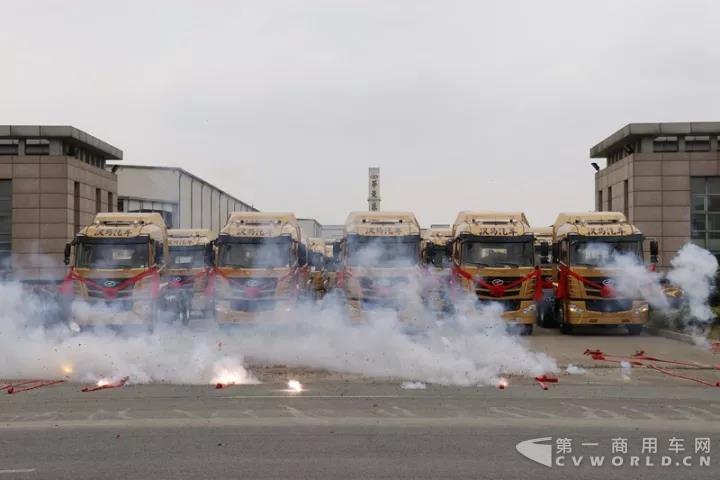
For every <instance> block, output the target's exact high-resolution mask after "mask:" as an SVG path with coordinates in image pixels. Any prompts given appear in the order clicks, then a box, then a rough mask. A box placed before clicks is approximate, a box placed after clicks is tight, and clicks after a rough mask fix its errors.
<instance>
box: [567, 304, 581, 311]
mask: <svg viewBox="0 0 720 480" xmlns="http://www.w3.org/2000/svg"><path fill="white" fill-rule="evenodd" d="M568 310H570V313H583V312H584V311H585V309H584V308H580V307H578V306H577V305H575V304H574V303H571V304H570V306H568Z"/></svg>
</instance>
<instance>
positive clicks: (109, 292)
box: [58, 267, 160, 300]
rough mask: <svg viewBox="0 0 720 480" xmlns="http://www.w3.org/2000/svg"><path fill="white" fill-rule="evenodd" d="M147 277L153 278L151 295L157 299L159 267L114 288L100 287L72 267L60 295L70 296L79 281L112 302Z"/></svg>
mask: <svg viewBox="0 0 720 480" xmlns="http://www.w3.org/2000/svg"><path fill="white" fill-rule="evenodd" d="M146 277H152V280H153V283H152V290H151V295H152V298H157V297H158V295H159V294H160V273H159V270H158V269H157V267H152V268H149V269H147V270H143V271H142V272H140V273H138V274H137V275H135V276H134V277H130V278H128V279H125V280H123V281H122V282H120V283H119V284H117V285H115V286H114V287H106V286H104V285H100V284H99V283H97V282H96V281H94V280H93V279H91V278H85V277H83V276H82V275H80V274H79V273H78V272H77V271H76V270H75V268H74V267H70V270H69V271H68V274H67V275H66V276H65V278H64V279H63V282H62V283H61V284H60V287H59V288H58V290H59V291H60V293H63V294H66V295H68V294H70V293H72V291H73V282H74V281H76V280H77V281H78V282H80V283H82V284H83V285H89V286H91V287H93V288H95V289H97V290H100V291H101V292H102V294H103V297H104V298H105V299H106V300H112V299H114V298H117V295H118V293H120V291H122V290H125V289H127V288H129V287H132V286H134V285H135V284H136V283H138V282H139V281H140V280H142V279H144V278H146Z"/></svg>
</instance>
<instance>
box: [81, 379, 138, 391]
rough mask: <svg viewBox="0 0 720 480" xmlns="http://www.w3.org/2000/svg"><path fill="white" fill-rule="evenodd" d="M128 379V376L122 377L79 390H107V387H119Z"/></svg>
mask: <svg viewBox="0 0 720 480" xmlns="http://www.w3.org/2000/svg"><path fill="white" fill-rule="evenodd" d="M129 379H130V377H123V378H121V379H120V380H118V381H117V382H114V383H98V384H97V385H95V386H93V387H84V388H83V389H82V390H80V391H81V392H83V393H87V392H97V391H98V390H107V389H108V388H121V387H124V386H125V384H126V383H127V381H128V380H129Z"/></svg>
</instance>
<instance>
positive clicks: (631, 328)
mask: <svg viewBox="0 0 720 480" xmlns="http://www.w3.org/2000/svg"><path fill="white" fill-rule="evenodd" d="M625 326H626V327H627V330H628V335H633V336H635V335H640V334H641V333H642V331H643V326H642V325H625Z"/></svg>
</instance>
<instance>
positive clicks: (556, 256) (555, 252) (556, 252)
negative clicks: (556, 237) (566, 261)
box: [552, 243, 560, 263]
mask: <svg viewBox="0 0 720 480" xmlns="http://www.w3.org/2000/svg"><path fill="white" fill-rule="evenodd" d="M552 257H553V263H558V262H559V261H560V244H558V243H554V244H553V246H552Z"/></svg>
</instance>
